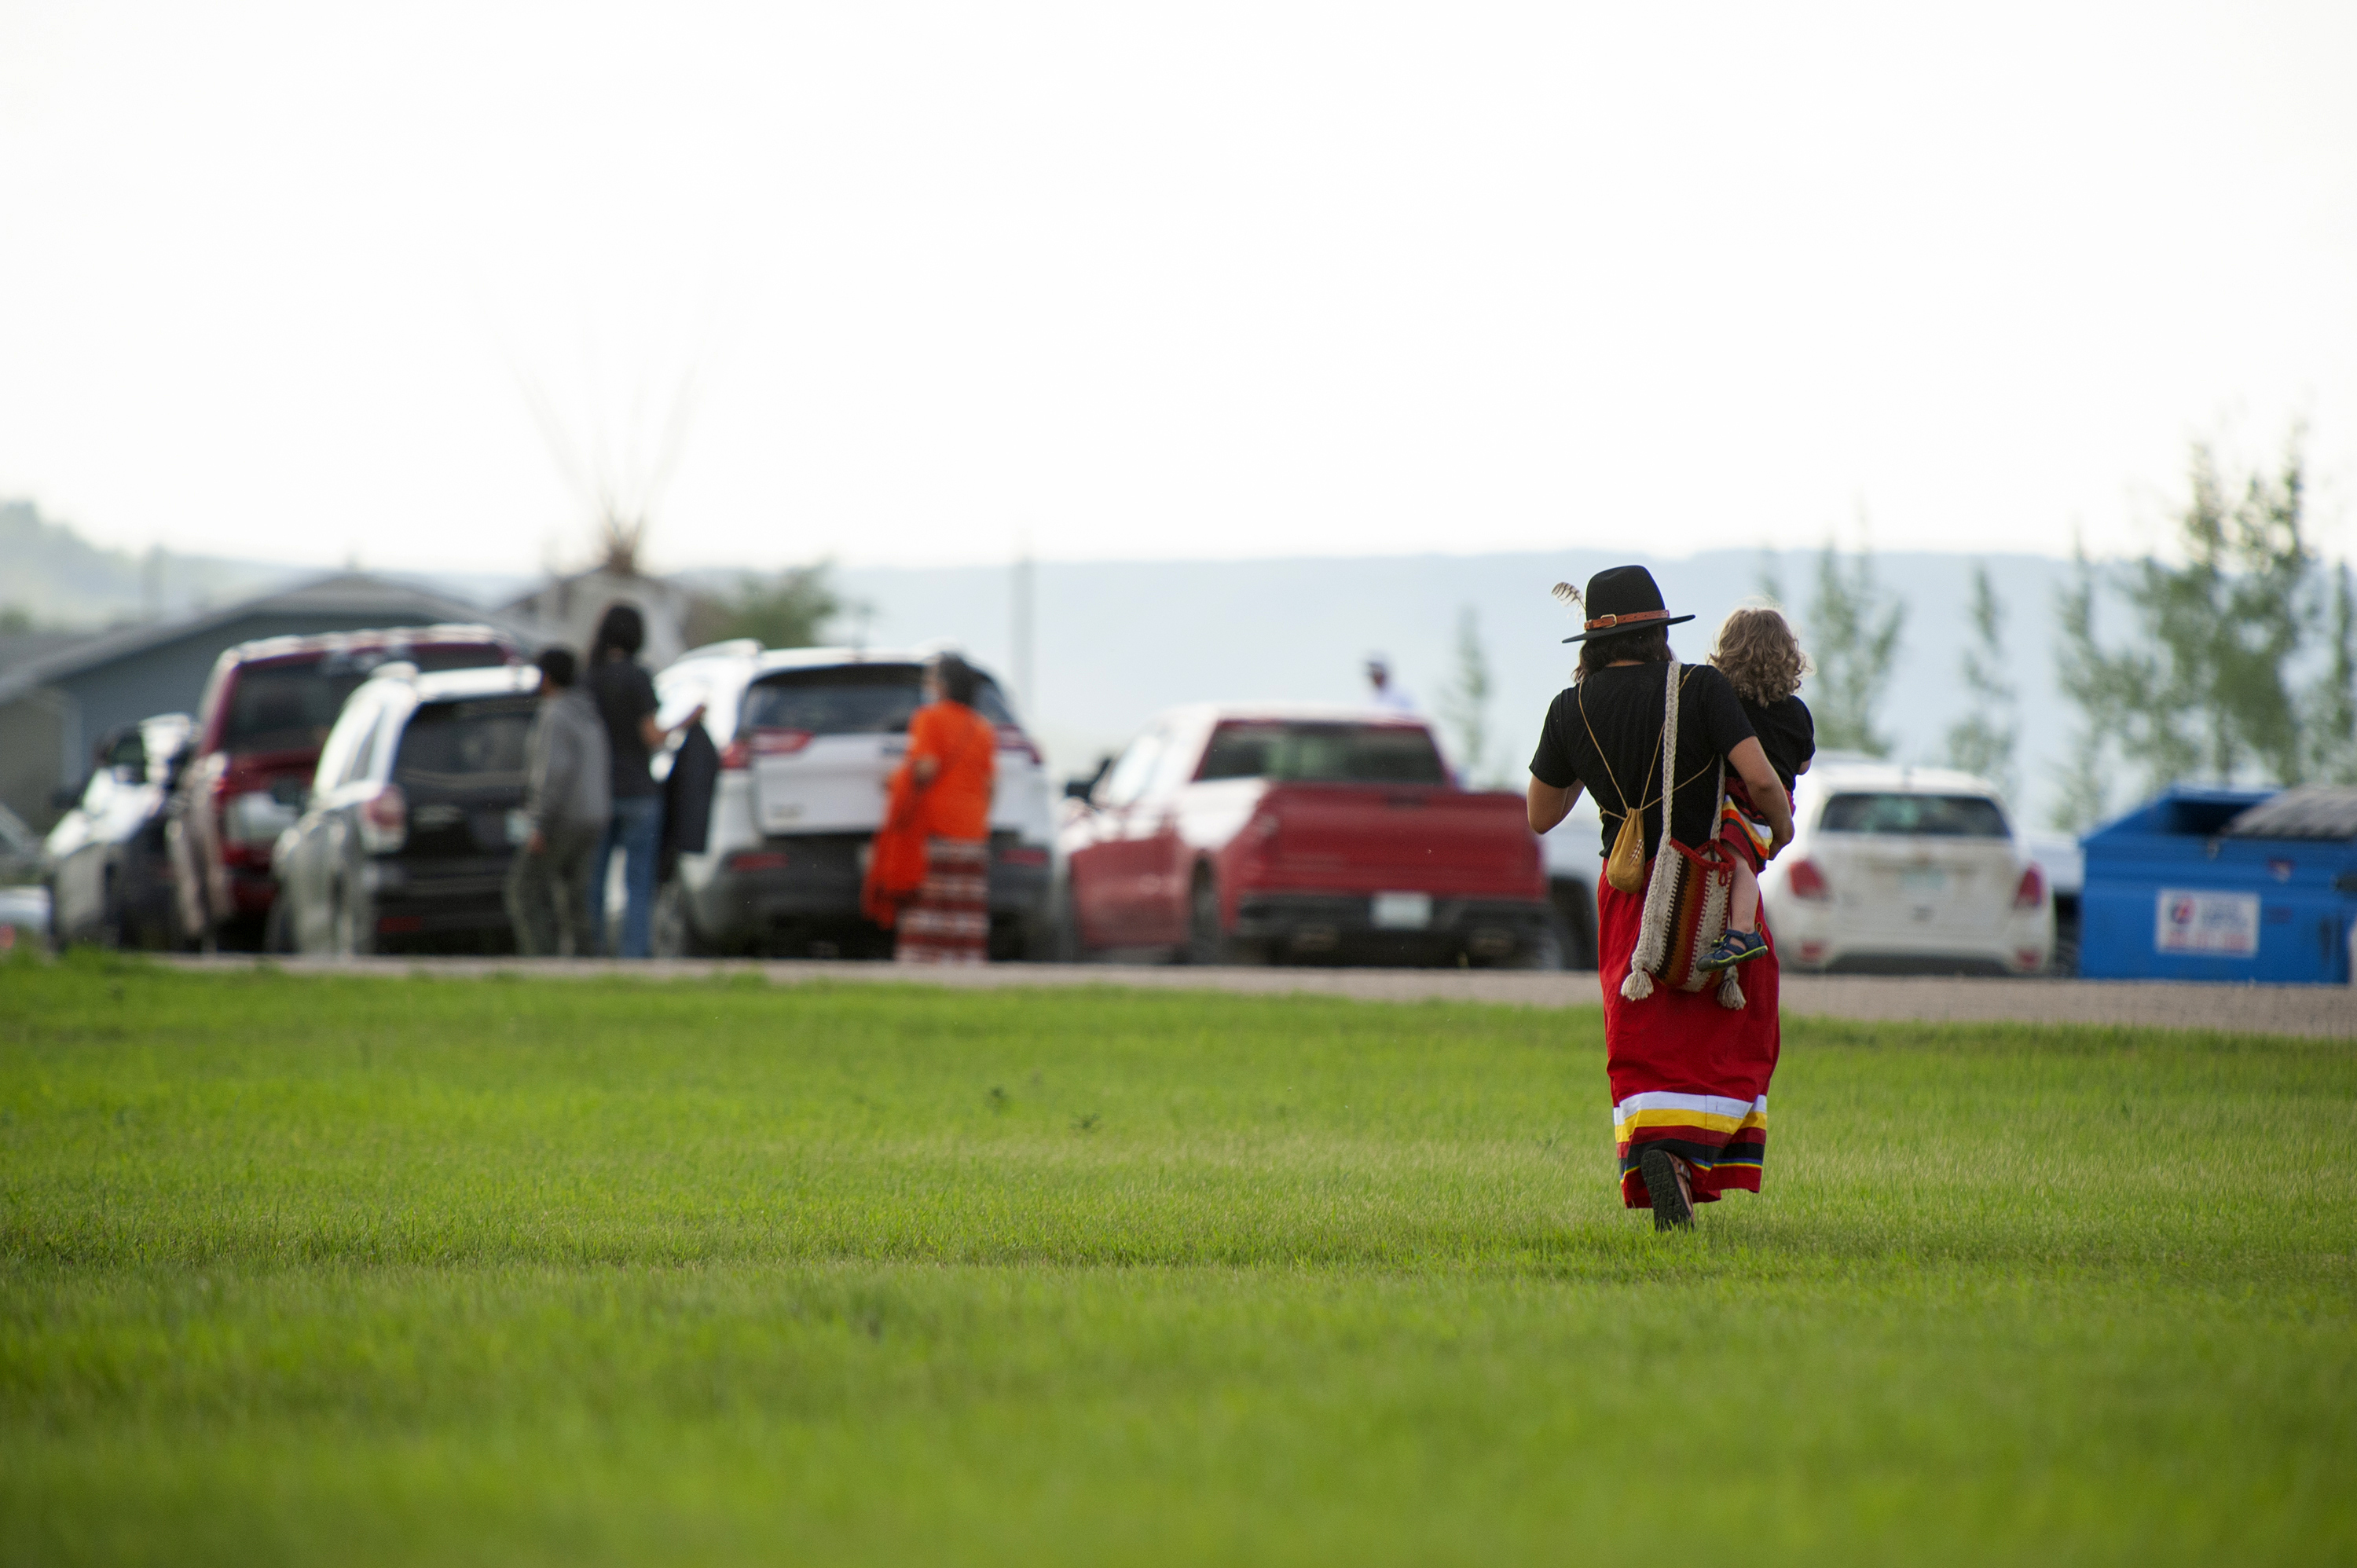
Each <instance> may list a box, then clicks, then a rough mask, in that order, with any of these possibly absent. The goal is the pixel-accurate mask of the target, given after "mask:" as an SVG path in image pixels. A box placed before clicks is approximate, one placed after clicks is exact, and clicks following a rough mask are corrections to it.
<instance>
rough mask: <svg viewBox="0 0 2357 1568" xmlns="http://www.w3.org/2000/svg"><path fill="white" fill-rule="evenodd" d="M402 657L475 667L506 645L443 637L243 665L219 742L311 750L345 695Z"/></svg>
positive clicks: (495, 660)
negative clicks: (420, 644)
mask: <svg viewBox="0 0 2357 1568" xmlns="http://www.w3.org/2000/svg"><path fill="white" fill-rule="evenodd" d="M392 660H408V661H409V662H410V663H413V664H414V665H416V666H417V668H418V669H419V670H421V671H427V672H431V671H436V670H475V669H480V668H482V667H484V666H486V665H493V664H504V663H506V662H507V650H505V649H501V648H498V647H494V646H493V645H491V644H490V643H481V642H477V643H445V644H443V645H441V646H440V647H437V648H415V649H412V648H400V647H394V648H377V649H370V650H367V651H366V652H364V653H359V654H349V653H336V654H322V655H320V656H318V657H317V658H313V659H306V660H300V661H295V660H280V661H274V662H273V663H269V664H249V665H247V666H246V667H245V668H243V669H242V670H240V671H238V672H237V680H236V683H235V684H234V685H233V686H231V689H230V700H229V718H228V723H227V724H226V725H224V727H223V730H222V734H221V745H222V746H223V748H225V749H226V750H229V751H232V752H246V751H316V750H317V749H318V747H319V746H321V745H323V744H325V742H326V741H327V738H328V730H329V729H331V728H333V727H334V725H335V723H336V715H337V714H339V713H341V712H342V711H343V707H344V699H345V698H347V697H349V696H350V695H351V694H352V693H354V692H356V691H358V690H359V689H360V685H361V682H363V681H365V680H367V679H368V678H369V676H370V675H371V674H372V673H374V672H375V671H376V669H377V667H378V666H379V665H381V664H385V663H388V662H391V661H392Z"/></svg>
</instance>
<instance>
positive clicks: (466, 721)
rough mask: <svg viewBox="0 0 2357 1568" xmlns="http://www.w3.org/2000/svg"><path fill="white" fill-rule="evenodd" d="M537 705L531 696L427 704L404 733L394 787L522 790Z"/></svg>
mask: <svg viewBox="0 0 2357 1568" xmlns="http://www.w3.org/2000/svg"><path fill="white" fill-rule="evenodd" d="M535 705H536V703H535V699H533V698H532V697H529V696H514V697H480V698H476V699H474V700H471V701H462V702H452V703H426V704H425V705H424V706H422V707H420V708H419V709H418V710H417V711H416V712H415V713H414V714H411V715H410V717H409V723H408V724H407V725H404V726H403V728H402V731H401V742H400V747H399V749H398V750H396V751H395V752H394V753H393V782H394V783H396V784H399V785H401V786H402V787H403V788H404V789H432V788H438V789H451V788H456V787H481V786H485V785H506V786H515V785H521V784H522V782H523V773H524V747H525V746H526V744H527V742H528V740H529V738H530V736H531V734H532V718H533V709H534V707H535Z"/></svg>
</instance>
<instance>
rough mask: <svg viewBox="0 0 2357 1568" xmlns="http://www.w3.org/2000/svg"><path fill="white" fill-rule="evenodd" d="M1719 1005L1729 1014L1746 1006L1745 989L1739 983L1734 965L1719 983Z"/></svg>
mask: <svg viewBox="0 0 2357 1568" xmlns="http://www.w3.org/2000/svg"><path fill="white" fill-rule="evenodd" d="M1718 1004H1719V1005H1720V1006H1722V1007H1724V1008H1726V1009H1727V1010H1728V1011H1729V1012H1733V1011H1735V1010H1736V1009H1738V1008H1739V1007H1741V1006H1742V1005H1743V1004H1744V1001H1743V987H1742V985H1741V984H1740V983H1738V982H1737V980H1736V978H1735V970H1734V967H1733V966H1732V965H1730V966H1729V967H1728V968H1727V972H1726V974H1725V976H1724V978H1722V979H1721V980H1720V981H1719V983H1718Z"/></svg>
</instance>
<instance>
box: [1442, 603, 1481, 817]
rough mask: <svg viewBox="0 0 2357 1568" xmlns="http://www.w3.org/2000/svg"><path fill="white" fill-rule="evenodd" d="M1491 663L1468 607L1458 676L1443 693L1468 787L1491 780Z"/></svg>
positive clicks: (1461, 627)
mask: <svg viewBox="0 0 2357 1568" xmlns="http://www.w3.org/2000/svg"><path fill="white" fill-rule="evenodd" d="M1490 691H1491V686H1490V660H1489V656H1488V655H1487V654H1485V653H1484V652H1482V650H1481V627H1480V620H1479V618H1477V617H1476V616H1475V615H1474V613H1473V607H1472V606H1471V605H1467V606H1466V607H1464V608H1462V609H1460V610H1458V612H1457V675H1456V678H1455V679H1454V680H1452V681H1451V682H1449V683H1448V689H1447V690H1445V691H1443V692H1442V693H1440V719H1441V723H1443V724H1444V725H1448V733H1449V736H1450V737H1451V738H1452V739H1454V740H1455V741H1456V742H1457V757H1458V766H1459V767H1460V768H1461V769H1462V770H1463V772H1464V775H1465V781H1466V782H1467V783H1468V784H1472V783H1477V782H1480V781H1481V780H1482V779H1485V778H1486V777H1487V773H1488V767H1489V750H1490Z"/></svg>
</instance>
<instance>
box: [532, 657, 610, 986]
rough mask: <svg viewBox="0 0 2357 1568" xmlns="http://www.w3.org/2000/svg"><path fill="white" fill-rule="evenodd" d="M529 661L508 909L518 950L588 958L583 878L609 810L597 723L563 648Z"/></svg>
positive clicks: (587, 894)
mask: <svg viewBox="0 0 2357 1568" xmlns="http://www.w3.org/2000/svg"><path fill="white" fill-rule="evenodd" d="M533 662H534V663H536V664H538V665H539V667H540V711H539V713H537V714H534V715H533V721H532V736H531V739H530V740H529V741H527V742H526V744H525V762H524V798H523V800H524V822H525V825H526V829H527V832H528V835H529V836H528V837H526V839H525V840H524V844H523V847H522V849H521V850H519V851H518V852H517V854H516V857H515V864H514V865H512V866H511V867H510V868H509V871H508V886H507V904H508V918H509V920H510V921H511V923H512V924H513V925H514V927H515V939H516V950H517V951H518V952H520V953H522V955H523V956H524V957H526V958H556V957H564V956H570V957H587V956H589V955H590V954H591V953H593V952H594V951H595V946H594V944H593V942H592V940H591V936H590V933H591V932H592V931H593V930H594V929H596V927H595V925H594V923H593V922H592V921H591V919H590V912H589V901H590V899H591V898H592V897H595V896H596V894H597V889H596V888H594V887H593V886H590V884H591V883H592V882H593V881H595V880H596V877H595V875H594V872H595V870H596V862H597V846H598V844H599V843H602V842H604V839H605V836H606V822H607V819H608V817H610V816H611V815H612V814H613V795H612V793H611V790H612V784H611V782H610V780H609V779H608V777H607V776H608V772H609V771H610V769H611V768H612V759H611V758H610V757H608V753H607V749H606V746H607V742H606V724H605V721H604V720H603V719H601V718H599V717H598V716H597V708H596V707H595V706H594V705H592V704H591V703H590V701H589V698H588V696H587V693H584V692H583V691H582V690H581V688H580V686H579V685H578V684H577V683H576V676H577V674H578V669H577V666H576V662H575V660H574V658H573V653H572V650H569V649H564V648H551V649H546V650H543V651H542V653H541V656H540V657H539V658H538V659H537V660H534V661H533Z"/></svg>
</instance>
